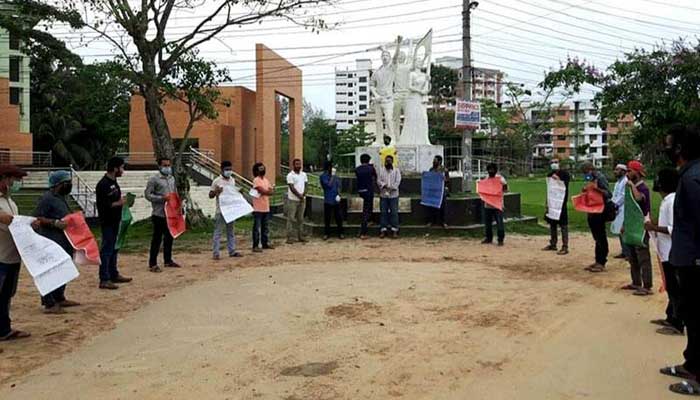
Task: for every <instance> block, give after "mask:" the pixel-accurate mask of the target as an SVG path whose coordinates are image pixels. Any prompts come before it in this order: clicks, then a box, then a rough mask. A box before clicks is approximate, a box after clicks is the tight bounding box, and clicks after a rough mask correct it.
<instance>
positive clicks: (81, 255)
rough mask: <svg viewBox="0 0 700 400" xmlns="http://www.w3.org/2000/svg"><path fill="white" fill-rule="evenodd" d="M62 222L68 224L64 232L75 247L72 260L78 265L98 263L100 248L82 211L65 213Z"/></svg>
mask: <svg viewBox="0 0 700 400" xmlns="http://www.w3.org/2000/svg"><path fill="white" fill-rule="evenodd" d="M63 222H65V223H66V224H67V225H68V226H67V227H66V229H65V231H64V233H65V234H66V237H67V238H68V241H69V242H70V244H71V246H73V248H74V249H75V254H74V255H73V261H75V263H76V264H79V265H100V249H99V247H97V241H96V240H95V236H93V235H92V231H91V230H90V227H89V226H88V224H87V222H86V221H85V216H84V215H83V213H82V212H76V213H73V214H69V215H66V216H65V217H64V218H63Z"/></svg>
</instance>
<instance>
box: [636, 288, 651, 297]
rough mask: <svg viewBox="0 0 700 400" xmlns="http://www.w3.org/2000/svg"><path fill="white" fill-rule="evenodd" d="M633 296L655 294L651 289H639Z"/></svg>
mask: <svg viewBox="0 0 700 400" xmlns="http://www.w3.org/2000/svg"><path fill="white" fill-rule="evenodd" d="M632 294H633V295H635V296H651V295H653V294H654V292H653V291H652V290H651V289H647V288H639V289H637V291H635V292H634V293H632Z"/></svg>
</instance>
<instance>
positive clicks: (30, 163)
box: [0, 150, 53, 167]
mask: <svg viewBox="0 0 700 400" xmlns="http://www.w3.org/2000/svg"><path fill="white" fill-rule="evenodd" d="M52 163H53V156H52V153H51V152H50V151H15V150H0V164H15V165H19V166H26V167H51V165H52Z"/></svg>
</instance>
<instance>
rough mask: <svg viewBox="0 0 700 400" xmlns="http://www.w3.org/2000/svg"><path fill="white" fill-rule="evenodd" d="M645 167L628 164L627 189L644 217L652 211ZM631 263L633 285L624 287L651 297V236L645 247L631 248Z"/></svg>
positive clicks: (631, 162)
mask: <svg viewBox="0 0 700 400" xmlns="http://www.w3.org/2000/svg"><path fill="white" fill-rule="evenodd" d="M645 176H646V173H645V171H644V165H643V164H642V163H641V162H639V161H636V160H633V161H630V162H629V163H627V187H629V188H630V189H631V190H632V196H633V197H634V199H635V200H636V201H637V204H639V208H641V209H642V214H644V217H648V216H649V212H650V211H651V193H650V191H649V188H648V187H647V185H646V183H644V179H643V178H644V177H645ZM629 263H630V270H631V275H632V284H630V285H626V286H624V287H623V289H625V290H634V294H635V295H637V296H649V295H651V294H653V292H652V291H651V288H652V285H653V280H652V271H651V255H650V254H649V234H648V233H645V235H644V246H630V253H629Z"/></svg>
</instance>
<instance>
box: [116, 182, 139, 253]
mask: <svg viewBox="0 0 700 400" xmlns="http://www.w3.org/2000/svg"><path fill="white" fill-rule="evenodd" d="M135 200H136V195H134V194H133V193H127V194H126V205H125V206H124V207H122V220H121V222H120V223H119V234H118V235H117V244H116V245H115V246H114V248H115V249H116V250H119V249H121V248H122V247H124V244H125V243H126V233H127V232H128V231H129V227H130V226H131V223H132V222H133V220H134V216H133V215H132V214H131V207H133V206H134V201H135Z"/></svg>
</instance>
